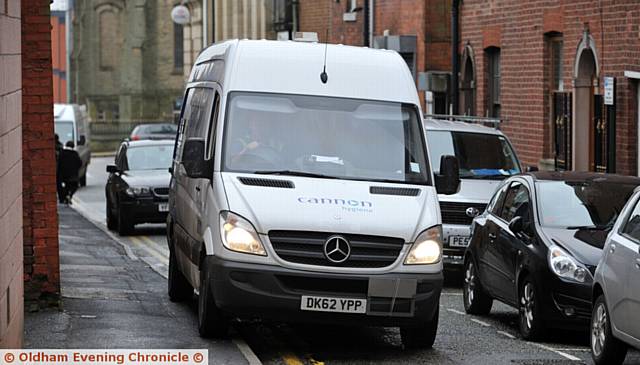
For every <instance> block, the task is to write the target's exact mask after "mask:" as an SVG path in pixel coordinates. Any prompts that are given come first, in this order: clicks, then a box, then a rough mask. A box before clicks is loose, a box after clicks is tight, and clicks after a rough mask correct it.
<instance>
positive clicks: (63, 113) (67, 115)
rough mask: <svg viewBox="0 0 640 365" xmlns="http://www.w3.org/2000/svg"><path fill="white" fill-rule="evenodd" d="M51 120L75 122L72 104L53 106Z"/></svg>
mask: <svg viewBox="0 0 640 365" xmlns="http://www.w3.org/2000/svg"><path fill="white" fill-rule="evenodd" d="M53 118H54V120H70V121H73V120H75V119H76V116H75V114H74V112H73V104H53Z"/></svg>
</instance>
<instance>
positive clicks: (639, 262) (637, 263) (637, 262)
mask: <svg viewBox="0 0 640 365" xmlns="http://www.w3.org/2000/svg"><path fill="white" fill-rule="evenodd" d="M636 269H638V270H640V259H636Z"/></svg>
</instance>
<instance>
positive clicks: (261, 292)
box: [206, 256, 443, 327]
mask: <svg viewBox="0 0 640 365" xmlns="http://www.w3.org/2000/svg"><path fill="white" fill-rule="evenodd" d="M206 260H208V265H207V267H208V268H209V270H211V272H210V274H211V276H210V277H212V278H213V281H212V283H211V285H212V288H211V289H212V292H213V295H214V298H215V302H216V305H217V306H218V307H219V308H220V309H222V310H223V311H224V312H227V313H229V314H231V315H233V316H237V317H240V318H261V319H267V320H277V321H284V322H310V323H336V324H354V325H363V326H388V327H394V326H415V325H417V324H419V323H425V322H427V321H430V320H431V319H433V316H434V315H435V313H436V309H437V307H438V306H439V299H440V292H441V290H442V280H443V277H442V273H437V274H378V275H356V274H333V273H331V274H330V273H322V272H309V271H302V270H292V269H286V268H282V267H278V266H271V265H261V264H249V263H239V262H232V261H226V260H221V259H219V258H217V257H214V256H208V257H207V258H206ZM302 295H313V296H320V297H332V298H349V299H351V298H353V299H355V298H358V299H366V300H367V311H366V314H351V313H335V312H316V311H304V310H301V309H300V308H301V297H302ZM394 296H395V298H394ZM392 307H393V308H392Z"/></svg>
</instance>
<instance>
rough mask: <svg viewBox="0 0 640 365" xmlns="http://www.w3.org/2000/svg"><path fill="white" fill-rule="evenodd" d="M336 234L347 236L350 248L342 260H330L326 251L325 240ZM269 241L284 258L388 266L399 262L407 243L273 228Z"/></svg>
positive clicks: (311, 262) (300, 261)
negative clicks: (274, 229) (399, 256)
mask: <svg viewBox="0 0 640 365" xmlns="http://www.w3.org/2000/svg"><path fill="white" fill-rule="evenodd" d="M336 235H337V236H341V237H343V238H345V239H346V240H347V241H348V243H349V246H350V248H351V253H350V255H349V257H348V258H347V259H346V260H345V261H344V262H340V263H335V262H332V261H330V260H329V259H328V258H327V257H326V256H325V254H324V246H325V242H326V241H327V239H328V238H329V237H332V236H336ZM269 240H270V241H271V245H272V246H273V249H274V250H275V251H276V254H277V255H278V256H279V257H280V258H281V259H283V260H285V261H289V262H293V263H297V264H306V265H316V266H334V267H358V268H379V267H387V266H389V265H391V264H393V263H394V262H395V261H396V259H397V258H398V255H399V254H400V251H401V250H402V246H403V245H404V240H403V239H401V238H394V237H382V236H367V235H357V234H338V233H331V232H307V231H270V232H269Z"/></svg>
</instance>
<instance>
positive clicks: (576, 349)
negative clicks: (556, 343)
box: [556, 347, 591, 352]
mask: <svg viewBox="0 0 640 365" xmlns="http://www.w3.org/2000/svg"><path fill="white" fill-rule="evenodd" d="M556 350H558V351H575V352H589V351H591V350H590V349H589V348H587V347H584V348H566V349H556Z"/></svg>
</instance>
